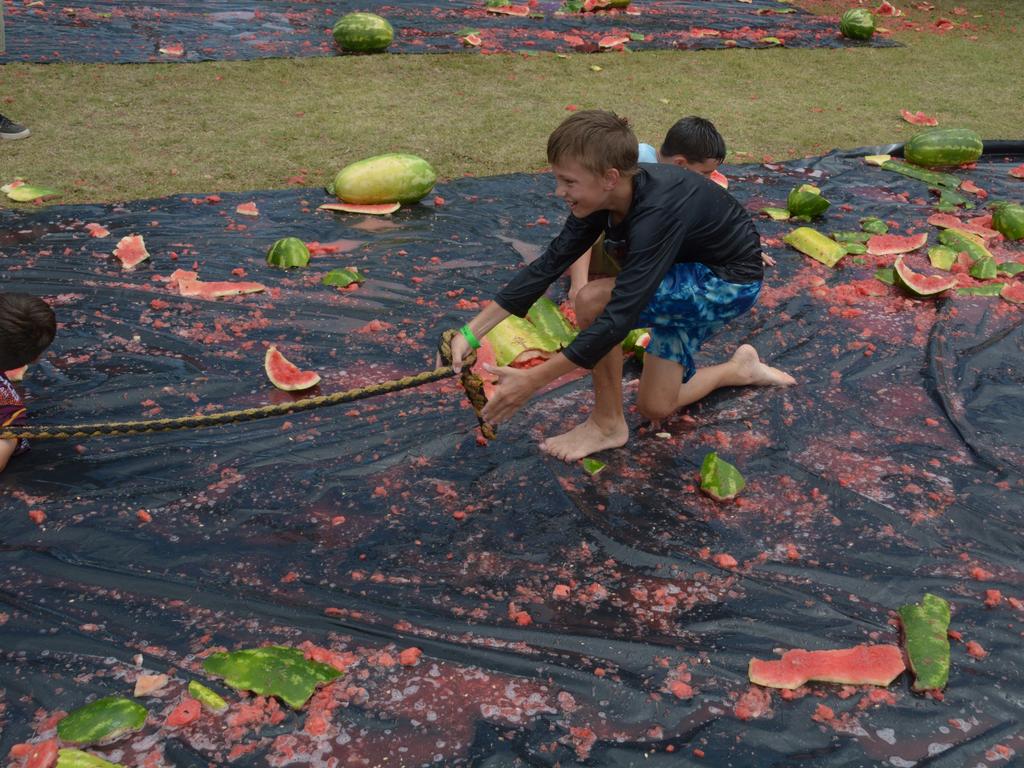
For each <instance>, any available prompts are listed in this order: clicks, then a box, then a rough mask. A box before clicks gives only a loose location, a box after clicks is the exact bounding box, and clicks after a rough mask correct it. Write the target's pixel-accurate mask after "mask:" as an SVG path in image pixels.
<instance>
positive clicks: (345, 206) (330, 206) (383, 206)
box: [317, 203, 402, 216]
mask: <svg viewBox="0 0 1024 768" xmlns="http://www.w3.org/2000/svg"><path fill="white" fill-rule="evenodd" d="M401 207H402V204H401V203H380V204H377V205H357V204H356V203H324V204H323V205H321V206H320V207H319V208H318V209H317V210H319V211H338V212H340V213H369V214H372V215H375V216H383V215H385V214H388V213H394V212H395V211H397V210H398V209H399V208H401Z"/></svg>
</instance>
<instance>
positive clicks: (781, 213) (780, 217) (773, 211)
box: [761, 206, 789, 221]
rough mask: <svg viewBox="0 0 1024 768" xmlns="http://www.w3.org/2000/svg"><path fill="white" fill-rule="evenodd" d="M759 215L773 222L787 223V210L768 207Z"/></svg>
mask: <svg viewBox="0 0 1024 768" xmlns="http://www.w3.org/2000/svg"><path fill="white" fill-rule="evenodd" d="M761 213H763V214H764V215H765V216H768V217H769V218H771V219H774V220H775V221H787V220H788V219H789V209H788V208H773V207H772V206H769V207H767V208H762V209H761Z"/></svg>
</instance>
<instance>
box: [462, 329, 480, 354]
mask: <svg viewBox="0 0 1024 768" xmlns="http://www.w3.org/2000/svg"><path fill="white" fill-rule="evenodd" d="M459 333H461V334H462V338H464V339H465V340H466V341H467V342H469V346H471V347H472V348H473V349H480V339H478V338H477V337H476V336H474V335H473V331H471V330H470V329H469V326H468V325H464V326H462V327H461V328H459Z"/></svg>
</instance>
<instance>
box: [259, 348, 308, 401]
mask: <svg viewBox="0 0 1024 768" xmlns="http://www.w3.org/2000/svg"><path fill="white" fill-rule="evenodd" d="M263 368H264V370H266V372H267V378H268V379H270V383H271V384H273V385H274V386H275V387H277V388H278V389H281V390H284V391H285V392H297V391H300V390H303V389H309V388H310V387H315V386H316V385H317V384H319V383H320V374H318V373H316V372H315V371H301V370H299V368H298V366H296V365H295V364H294V363H292V362H290V361H289V360H288V359H287V358H285V356H284V355H282V354H281V352H280V351H278V349H277V347H276V346H274V345H273V344H271V345H270V347H269V348H268V349H267V353H266V355H264V357H263Z"/></svg>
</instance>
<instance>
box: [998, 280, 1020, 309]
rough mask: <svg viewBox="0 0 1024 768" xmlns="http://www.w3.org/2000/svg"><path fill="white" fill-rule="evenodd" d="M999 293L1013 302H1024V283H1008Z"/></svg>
mask: <svg viewBox="0 0 1024 768" xmlns="http://www.w3.org/2000/svg"><path fill="white" fill-rule="evenodd" d="M999 295H1000V296H1002V297H1003V298H1004V299H1005V300H1006V301H1008V302H1010V303H1011V304H1024V283H1022V282H1019V281H1018V282H1016V283H1007V284H1006V285H1004V286H1003V288H1002V290H1001V291H999Z"/></svg>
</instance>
